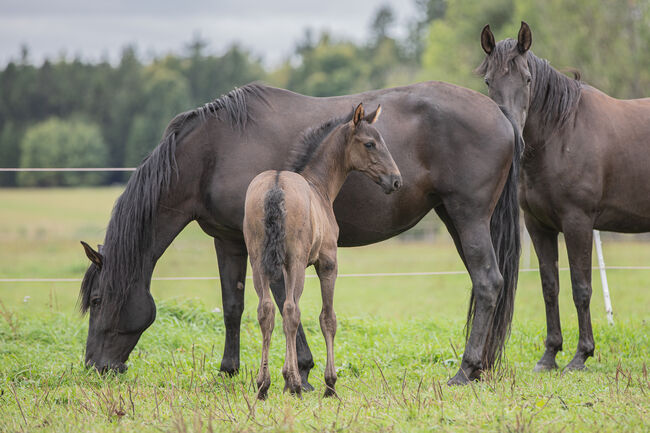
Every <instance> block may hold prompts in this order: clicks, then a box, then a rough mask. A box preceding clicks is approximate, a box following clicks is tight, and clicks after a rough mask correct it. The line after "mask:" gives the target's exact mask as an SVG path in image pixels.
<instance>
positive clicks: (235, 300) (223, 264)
mask: <svg viewBox="0 0 650 433" xmlns="http://www.w3.org/2000/svg"><path fill="white" fill-rule="evenodd" d="M214 246H215V249H216V251H217V261H218V263H219V279H220V280H221V298H222V302H223V321H224V323H225V325H226V341H225V346H224V350H223V358H222V360H221V367H220V370H221V371H223V372H225V373H227V374H231V375H232V374H236V373H237V372H238V371H239V328H240V325H241V316H242V313H243V312H244V284H245V282H246V260H247V258H248V253H247V251H246V244H245V243H244V240H243V239H242V240H241V241H232V240H221V239H216V238H215V240H214Z"/></svg>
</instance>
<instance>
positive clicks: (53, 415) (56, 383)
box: [0, 188, 650, 432]
mask: <svg viewBox="0 0 650 433" xmlns="http://www.w3.org/2000/svg"><path fill="white" fill-rule="evenodd" d="M120 191H121V189H120V188H101V189H52V190H24V189H23V190H0V203H2V210H1V211H0V227H2V228H0V245H1V247H0V248H1V249H0V278H26V277H33V278H47V277H53V278H80V277H81V276H82V275H83V272H84V270H85V268H86V267H87V265H88V262H87V259H86V258H85V256H84V255H83V251H82V249H81V246H80V245H79V243H78V241H79V240H80V239H84V240H86V241H88V242H89V243H91V244H96V243H98V242H101V240H102V238H103V230H104V227H105V226H106V224H107V222H108V218H109V216H110V209H111V207H112V203H113V201H114V200H115V198H116V197H117V195H118V194H119V193H120ZM604 248H605V259H606V261H607V263H608V264H609V265H647V264H648V263H649V259H650V246H648V245H646V244H643V243H640V242H606V243H605V246H604ZM561 250H563V246H561ZM339 262H340V269H339V272H340V273H341V274H348V273H363V272H414V271H431V270H441V271H443V270H462V263H461V262H460V260H459V258H458V256H457V254H456V252H455V250H454V248H453V245H452V244H451V243H450V242H449V241H448V239H447V238H446V237H440V238H439V239H438V240H437V241H436V242H428V243H425V242H400V241H394V240H393V241H389V242H384V243H382V244H378V245H374V246H368V247H362V248H348V249H341V250H339ZM535 262H536V261H535V258H534V257H533V263H535ZM560 266H563V267H566V266H567V260H566V254H565V253H564V252H563V253H562V256H561V257H560ZM309 272H310V273H312V272H311V271H309ZM216 274H217V269H216V260H215V254H214V250H213V248H212V242H211V240H210V239H209V238H208V237H207V236H205V235H204V234H202V232H201V231H200V229H199V228H198V227H197V226H196V225H192V226H190V227H188V228H187V229H186V230H185V231H184V232H183V233H182V234H181V235H180V236H179V238H178V239H177V240H176V241H175V242H174V243H173V244H172V246H171V247H170V249H169V250H168V251H167V253H166V254H165V255H164V256H163V258H162V259H161V261H160V262H159V265H158V267H157V269H156V272H155V274H154V276H215V275H216ZM560 277H561V286H562V290H561V298H560V307H561V308H560V310H561V315H562V323H563V331H564V348H565V350H564V351H562V352H560V353H559V354H558V363H559V364H560V365H561V366H563V365H565V364H566V363H568V362H569V360H570V359H571V357H572V355H573V351H574V350H575V345H576V342H577V321H576V314H575V309H574V307H573V301H572V298H571V290H570V284H569V278H568V272H561V274H560ZM608 277H609V283H610V288H611V295H612V303H613V305H614V311H615V320H616V324H615V325H614V326H608V325H607V323H606V318H605V314H604V308H603V301H602V294H601V291H600V281H599V278H598V274H597V273H594V296H593V300H592V317H593V323H594V335H595V339H596V354H595V357H594V358H593V359H590V360H589V361H588V363H587V364H588V367H589V369H588V371H585V372H579V373H567V374H562V373H561V372H552V373H545V374H535V373H533V372H532V371H531V370H532V367H533V366H534V364H535V362H536V361H537V359H538V358H539V357H540V356H541V354H542V351H543V342H544V337H545V319H544V307H543V300H542V296H541V290H540V286H539V276H538V274H537V273H536V272H530V273H524V274H522V276H521V278H520V285H519V291H518V294H517V300H516V308H515V318H514V322H513V330H512V336H511V338H510V341H509V343H508V346H507V350H506V354H507V363H506V365H505V367H504V368H503V369H502V370H501V371H500V372H499V374H498V375H496V376H495V377H488V378H487V379H486V380H484V381H483V382H480V383H475V384H473V385H472V386H469V387H462V388H457V387H456V388H449V387H447V386H446V384H445V383H446V380H447V379H448V378H449V377H450V376H451V375H452V374H453V373H455V371H456V369H457V367H458V362H459V356H460V355H461V354H462V350H463V345H464V340H463V325H464V317H465V313H466V306H467V300H468V294H469V287H470V282H469V278H468V277H467V276H466V275H444V276H426V277H422V276H418V277H383V278H356V277H351V278H339V280H338V281H337V288H336V297H335V309H336V312H337V316H338V319H339V330H338V332H337V336H336V341H335V357H336V365H337V367H338V374H339V381H338V382H337V390H338V394H339V399H323V398H322V397H321V395H322V392H323V389H324V384H323V380H322V374H323V370H324V364H325V347H324V346H325V345H324V342H323V338H322V335H321V333H320V329H319V326H318V313H319V311H320V293H319V289H318V284H317V280H316V279H308V280H307V284H306V287H305V292H304V295H303V299H302V301H301V309H302V318H303V324H304V326H305V330H306V333H307V338H308V340H309V342H310V345H311V348H312V351H313V353H314V358H315V361H316V367H315V368H314V370H313V372H312V375H311V381H312V383H313V384H314V385H315V386H316V389H317V391H316V392H314V393H309V394H306V395H304V397H303V399H302V400H298V399H296V398H294V397H291V396H289V395H284V394H283V393H282V386H283V380H282V375H281V373H280V369H281V366H282V362H283V357H284V336H283V335H282V327H281V324H280V322H279V320H280V319H279V315H277V316H276V317H277V318H278V319H277V320H278V322H277V323H276V328H275V332H274V335H273V341H272V345H271V375H272V376H271V377H272V384H271V389H270V391H269V400H268V401H265V402H256V401H255V399H254V397H255V389H254V388H255V387H254V380H253V378H254V375H255V374H256V371H257V367H258V363H259V352H260V348H261V342H260V331H259V327H258V325H257V320H256V317H255V305H256V302H257V299H256V296H255V293H254V291H253V290H251V288H252V285H251V283H250V280H249V281H248V284H247V291H246V310H245V312H244V317H243V321H242V337H241V338H242V372H241V373H240V375H239V376H237V377H234V378H228V377H222V376H220V375H219V374H218V367H219V363H220V358H221V352H222V350H223V338H224V326H223V317H222V315H221V313H220V311H215V308H220V307H221V296H220V290H219V284H218V281H154V282H153V284H152V292H153V295H154V297H155V299H156V302H157V305H158V318H157V320H156V322H155V323H154V324H153V325H152V326H151V328H150V329H149V330H147V332H145V334H144V335H143V337H142V338H141V340H140V342H139V343H138V346H137V347H136V349H135V350H134V351H133V353H132V355H131V358H130V360H129V365H130V368H129V370H128V371H127V373H126V374H124V375H119V376H115V375H108V376H105V377H100V376H98V375H97V374H96V373H94V372H93V371H88V370H86V369H85V368H83V366H82V361H83V350H84V344H85V337H86V332H87V318H81V317H80V316H79V314H78V313H77V312H76V311H75V302H76V297H77V291H78V288H79V284H78V283H0V301H2V304H0V312H1V313H2V314H1V317H0V366H1V367H0V431H2V432H5V431H7V432H12V431H71V432H77V431H134V430H137V431H142V432H148V431H181V432H184V431H250V432H257V431H342V430H349V431H353V432H357V431H397V432H401V431H458V432H465V431H518V432H526V431H530V432H538V431H553V432H555V431H630V432H636V431H647V430H648V427H647V425H648V422H649V417H650V381H649V379H648V374H647V364H648V353H649V352H650V342H649V338H650V337H648V335H650V325H649V324H648V321H649V319H650V309H649V308H648V305H650V291H649V290H647V288H648V286H650V271H623V270H612V271H609V272H608ZM26 297H28V298H26Z"/></svg>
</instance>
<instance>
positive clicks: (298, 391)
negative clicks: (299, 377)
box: [284, 382, 302, 399]
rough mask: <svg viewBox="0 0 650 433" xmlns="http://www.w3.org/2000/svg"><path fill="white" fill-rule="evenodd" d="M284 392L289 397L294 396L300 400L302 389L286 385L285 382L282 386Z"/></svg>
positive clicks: (298, 386)
mask: <svg viewBox="0 0 650 433" xmlns="http://www.w3.org/2000/svg"><path fill="white" fill-rule="evenodd" d="M284 392H288V393H289V394H291V395H295V396H296V397H298V398H300V399H301V398H302V387H301V386H300V385H297V386H291V385H289V384H288V383H286V382H285V384H284Z"/></svg>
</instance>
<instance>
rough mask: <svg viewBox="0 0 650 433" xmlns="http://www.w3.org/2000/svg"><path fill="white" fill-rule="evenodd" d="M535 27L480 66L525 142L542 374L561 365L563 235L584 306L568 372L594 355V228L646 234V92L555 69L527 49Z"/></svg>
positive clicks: (649, 116)
mask: <svg viewBox="0 0 650 433" xmlns="http://www.w3.org/2000/svg"><path fill="white" fill-rule="evenodd" d="M531 42H532V35H531V32H530V28H529V27H528V25H527V24H526V23H524V22H522V24H521V29H520V30H519V36H518V38H517V40H513V39H506V40H503V41H500V42H499V43H497V44H495V42H494V36H493V35H492V32H491V31H490V28H489V26H486V27H485V28H484V29H483V33H482V35H481V45H482V46H483V49H484V50H485V52H486V53H487V56H486V58H485V60H484V61H483V63H482V64H481V65H480V66H479V68H478V69H477V71H478V72H479V73H480V74H482V75H484V76H485V82H486V83H487V84H488V88H489V94H490V97H491V98H492V99H494V101H495V102H497V103H498V104H499V105H502V106H505V107H506V109H507V110H508V111H509V112H511V113H513V117H514V118H515V119H516V122H517V124H518V125H519V127H520V130H522V129H523V138H524V141H525V143H526V145H525V151H524V156H523V162H522V173H521V188H520V195H519V198H520V203H521V207H522V208H523V210H524V216H525V221H526V227H527V228H528V232H529V233H530V237H531V239H532V241H533V245H534V247H535V251H536V252H537V256H538V257H539V268H540V275H541V279H542V290H543V292H544V302H545V303H546V327H547V336H546V343H545V344H546V351H545V352H544V355H543V356H542V358H541V359H540V360H539V362H538V363H537V365H536V366H535V370H536V371H541V370H548V369H554V368H557V364H556V362H555V355H556V354H557V352H558V350H561V349H562V331H561V329H560V313H559V310H558V293H559V290H560V287H559V280H558V267H557V266H558V265H557V260H558V233H559V232H562V233H564V238H565V240H566V247H567V252H568V256H569V265H570V267H571V284H572V287H573V301H574V303H575V306H576V309H577V311H578V325H579V330H580V336H579V340H578V349H577V351H576V354H575V356H574V357H573V359H572V360H571V362H570V363H569V364H568V365H567V367H566V368H568V369H583V368H584V367H585V361H586V359H587V358H588V357H589V356H592V355H593V353H594V337H593V332H592V329H591V316H590V312H589V302H590V299H591V250H592V233H593V231H592V230H593V229H599V230H608V231H615V232H622V233H639V232H647V231H650V171H649V169H648V168H649V167H650V98H645V99H635V100H620V99H614V98H612V97H610V96H607V95H606V94H604V93H603V92H601V91H600V90H598V89H595V88H593V87H591V86H589V85H587V84H585V83H583V82H581V81H580V80H579V78H578V77H576V79H571V78H569V77H567V76H565V75H564V74H561V73H560V72H558V71H556V70H555V69H553V67H551V66H550V65H549V63H548V62H547V61H546V60H543V59H540V58H538V57H536V56H535V55H534V54H533V53H532V52H531V51H529V48H530V45H531Z"/></svg>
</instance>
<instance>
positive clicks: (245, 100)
mask: <svg viewBox="0 0 650 433" xmlns="http://www.w3.org/2000/svg"><path fill="white" fill-rule="evenodd" d="M358 101H364V102H365V103H367V104H370V105H373V106H377V105H378V104H381V106H382V107H383V109H384V113H385V118H382V119H380V120H379V121H378V122H377V124H376V126H377V128H378V130H379V131H380V133H381V134H382V135H383V137H384V139H385V140H386V143H388V146H389V150H390V152H391V154H392V155H393V156H394V159H395V161H396V163H397V166H398V167H399V168H400V171H401V172H402V175H403V177H404V186H403V188H401V190H400V191H399V192H398V193H395V194H392V195H390V196H388V195H385V194H383V193H382V192H381V191H379V188H376V187H375V185H373V183H372V182H371V181H370V180H369V179H367V178H365V177H363V176H361V175H359V174H358V173H352V174H351V175H350V177H349V178H348V181H347V182H346V183H345V185H344V186H343V188H342V190H341V192H340V194H339V196H338V198H337V200H336V202H335V206H334V209H335V213H336V217H337V222H338V225H339V227H340V234H339V241H338V242H339V245H341V246H356V245H366V244H370V243H374V242H379V241H382V240H384V239H388V238H390V237H392V236H395V235H397V234H398V233H401V232H403V231H404V230H407V229H409V228H410V227H412V226H413V225H415V224H416V223H417V222H418V221H419V220H420V219H421V218H422V217H423V216H424V215H425V214H426V213H427V212H429V210H431V209H432V208H434V209H435V210H436V212H437V213H438V215H439V216H440V217H441V218H442V220H443V221H444V222H445V224H446V226H447V228H448V230H449V232H450V233H451V235H452V237H453V239H454V242H455V244H456V247H457V249H458V251H459V253H460V255H461V257H462V259H463V262H464V263H465V266H466V267H467V269H468V271H469V274H470V277H471V280H472V296H471V301H470V309H469V313H468V327H467V331H468V338H467V344H466V347H465V351H464V354H463V360H462V363H461V366H460V369H459V371H458V373H457V374H456V375H455V376H454V377H453V378H452V379H451V380H450V383H466V382H467V381H468V380H470V379H474V378H478V377H479V376H480V373H481V371H482V370H485V369H489V368H491V367H492V366H493V365H494V364H495V363H496V362H497V361H498V359H499V356H500V354H501V352H502V349H503V346H504V343H505V339H506V337H507V334H508V331H509V327H510V322H511V320H512V309H513V302H514V293H515V287H516V280H517V267H518V258H519V237H518V235H519V226H518V207H517V195H516V194H517V193H516V191H517V176H518V175H517V164H518V156H519V149H518V146H519V145H520V142H519V140H518V139H517V137H518V136H519V135H518V134H515V133H514V131H513V128H514V125H513V124H512V123H511V122H510V121H509V120H508V119H507V118H506V117H505V116H504V115H503V113H502V112H501V110H499V108H498V107H497V105H496V104H495V103H494V102H493V101H491V100H490V99H489V98H487V97H484V96H482V95H480V94H479V93H477V92H474V91H471V90H467V89H463V88H460V87H457V86H453V85H450V84H445V83H436V82H431V83H421V84H415V85H411V86H407V87H399V88H394V89H386V90H377V91H371V92H366V93H363V94H359V95H351V96H340V97H332V98H313V97H308V96H303V95H299V94H296V93H293V92H290V91H287V90H282V89H277V88H272V87H268V86H263V85H247V86H244V87H242V88H239V89H236V90H234V91H232V92H230V93H229V94H227V95H225V96H223V97H221V98H219V99H217V100H215V101H213V102H211V103H208V104H206V105H204V106H203V107H200V108H198V109H196V110H193V111H189V112H186V113H183V114H180V115H178V116H177V117H176V118H174V119H173V120H172V122H171V123H170V125H169V126H168V127H167V130H166V131H165V133H164V136H163V139H162V141H161V143H160V144H159V145H158V146H157V147H156V148H155V149H154V151H153V152H152V153H151V155H150V156H149V157H148V158H147V159H146V160H145V161H144V162H143V163H142V165H141V166H140V167H139V168H138V170H137V171H136V172H135V173H134V174H133V176H132V177H131V179H130V180H129V182H128V184H127V186H126V190H125V191H124V193H123V194H122V196H121V197H120V198H119V199H118V200H117V202H116V204H115V208H114V209H113V215H112V217H111V220H110V222H109V224H108V228H107V231H106V238H105V241H104V246H103V249H102V251H101V252H96V251H94V250H92V249H91V248H90V247H89V246H88V245H84V248H85V249H86V254H87V255H88V257H89V258H90V259H91V260H92V262H93V264H92V265H91V266H90V268H89V269H88V271H87V272H86V275H85V277H84V280H83V282H82V285H81V295H80V296H81V308H82V311H84V312H85V311H90V325H89V329H88V339H87V344H86V362H87V364H89V365H94V366H95V367H96V368H98V369H100V370H104V369H106V368H112V369H116V370H124V369H125V368H126V367H125V365H124V362H125V361H126V360H127V358H128V356H129V354H130V352H131V350H133V347H134V346H135V345H136V343H137V341H138V339H139V338H140V335H141V334H142V332H143V331H144V330H145V329H146V328H147V327H148V326H149V325H150V324H151V323H152V322H153V320H154V318H155V314H156V309H155V304H154V301H153V298H152V296H151V294H150V291H149V287H150V282H151V275H152V272H153V268H154V266H155V264H156V261H157V260H158V259H159V258H160V256H161V255H162V254H163V252H164V251H165V249H166V248H167V247H168V246H169V244H170V243H171V242H172V240H173V239H174V238H175V237H176V236H177V235H178V233H179V232H180V231H181V230H182V229H183V228H184V227H185V226H186V225H187V224H188V223H189V222H190V221H193V220H196V221H198V223H199V225H200V226H201V228H202V229H203V230H204V231H205V232H206V233H207V234H208V235H210V236H212V237H214V239H215V241H214V242H215V248H216V252H217V258H218V264H219V275H220V279H221V290H222V298H223V310H224V321H225V325H226V341H225V350H224V355H223V360H222V364H221V370H222V371H225V372H229V373H234V372H236V371H237V370H238V368H239V328H240V320H241V315H242V311H243V308H244V282H245V281H246V261H247V253H246V246H245V243H244V239H243V235H242V221H243V214H244V198H245V193H246V188H247V187H248V184H249V183H250V181H251V180H252V179H253V178H254V177H255V176H256V175H257V174H259V173H261V172H263V171H265V170H270V169H272V170H278V169H281V168H282V167H283V165H284V162H285V160H286V155H287V152H288V151H289V149H290V147H291V146H292V143H294V142H295V140H296V139H297V138H298V137H299V134H300V132H301V131H302V130H304V129H305V128H307V127H309V126H311V125H315V124H320V123H323V122H324V121H325V120H327V119H330V118H332V117H334V116H335V115H337V114H338V113H341V112H346V111H347V110H349V109H351V107H353V106H354V105H355V104H356V103H358ZM513 161H514V163H513ZM271 289H272V292H273V295H274V297H275V300H276V303H277V304H278V305H279V306H280V310H281V311H282V305H283V304H284V299H285V294H284V284H274V285H273V286H272V288H271ZM459 295H460V293H459ZM297 350H298V366H299V369H300V373H301V376H302V380H303V386H304V387H305V388H310V385H309V384H308V382H307V376H308V374H309V370H310V369H311V368H312V367H313V360H312V356H311V353H310V351H309V348H308V346H307V342H306V340H305V336H304V333H303V331H302V327H300V328H299V330H298V337H297Z"/></svg>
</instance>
